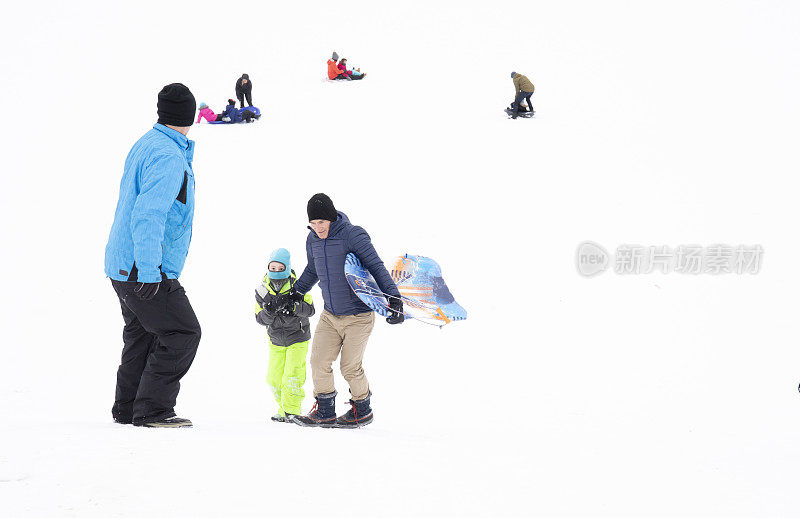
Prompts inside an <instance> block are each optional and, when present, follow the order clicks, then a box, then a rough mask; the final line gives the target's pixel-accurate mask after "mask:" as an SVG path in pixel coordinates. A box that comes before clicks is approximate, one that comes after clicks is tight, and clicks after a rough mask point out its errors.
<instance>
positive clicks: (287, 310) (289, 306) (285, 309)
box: [278, 300, 294, 317]
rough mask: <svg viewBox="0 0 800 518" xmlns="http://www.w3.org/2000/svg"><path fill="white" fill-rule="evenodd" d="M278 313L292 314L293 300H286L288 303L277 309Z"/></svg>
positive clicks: (287, 315)
mask: <svg viewBox="0 0 800 518" xmlns="http://www.w3.org/2000/svg"><path fill="white" fill-rule="evenodd" d="M278 313H279V314H281V315H283V316H286V317H289V316H292V315H294V302H292V301H291V300H290V301H288V304H286V305H285V306H283V307H282V308H281V309H279V310H278Z"/></svg>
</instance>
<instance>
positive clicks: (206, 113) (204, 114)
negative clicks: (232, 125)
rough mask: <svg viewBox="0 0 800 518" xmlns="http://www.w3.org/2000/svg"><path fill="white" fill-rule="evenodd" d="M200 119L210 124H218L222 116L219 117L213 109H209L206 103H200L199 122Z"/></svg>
mask: <svg viewBox="0 0 800 518" xmlns="http://www.w3.org/2000/svg"><path fill="white" fill-rule="evenodd" d="M200 119H205V120H207V121H208V122H216V121H218V120H222V115H217V114H216V113H214V112H213V111H211V108H209V107H208V105H207V104H206V103H200V113H198V114H197V122H198V123H199V122H200Z"/></svg>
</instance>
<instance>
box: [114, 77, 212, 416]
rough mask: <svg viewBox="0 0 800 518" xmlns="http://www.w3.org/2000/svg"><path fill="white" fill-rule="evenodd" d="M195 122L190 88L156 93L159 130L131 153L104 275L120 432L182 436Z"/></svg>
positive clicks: (190, 338) (188, 358)
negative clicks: (118, 332) (116, 338)
mask: <svg viewBox="0 0 800 518" xmlns="http://www.w3.org/2000/svg"><path fill="white" fill-rule="evenodd" d="M194 118H195V99H194V96H193V95H192V92H190V91H189V89H188V88H187V87H186V86H184V85H182V84H180V83H173V84H170V85H167V86H165V87H164V88H163V89H162V90H161V92H159V94H158V123H157V124H156V125H155V126H153V129H151V130H150V131H148V132H147V133H145V135H144V136H143V137H142V138H140V139H139V140H138V141H137V142H136V144H134V145H133V148H131V151H130V153H128V158H127V159H126V160H125V171H124V173H123V175H122V182H121V183H120V192H119V201H118V202H117V210H116V214H115V215H114V223H113V225H112V226H111V233H110V235H109V238H108V244H107V245H106V259H105V272H106V275H107V276H108V277H109V278H110V279H111V284H112V286H113V287H114V291H116V293H117V297H118V298H119V302H120V305H121V306H122V318H123V320H124V321H125V328H124V330H123V332H122V340H123V343H124V346H123V349H122V361H121V363H120V366H119V369H118V370H117V390H116V397H115V401H114V406H113V408H112V409H111V414H112V416H113V418H114V420H115V421H116V422H118V423H124V424H131V423H132V424H134V425H136V426H147V427H162V428H180V427H189V426H192V422H191V421H189V420H188V419H181V418H179V417H177V416H176V415H175V402H176V400H177V397H178V391H179V389H180V379H181V378H182V377H183V376H184V375H185V374H186V372H187V371H188V370H189V367H190V366H191V364H192V361H193V360H194V356H195V353H196V352H197V346H198V344H199V343H200V324H199V322H198V321H197V317H196V316H195V314H194V310H193V309H192V305H191V304H190V303H189V299H188V298H187V297H186V292H185V291H184V289H183V287H182V286H181V285H180V283H179V282H178V277H179V276H180V274H181V271H182V270H183V264H184V261H185V260H186V254H187V252H188V251H189V242H190V241H191V239H192V219H193V216H194V172H193V171H192V155H193V153H194V142H193V141H191V140H188V139H187V138H186V134H187V133H188V132H189V127H190V126H191V125H192V123H193V122H194Z"/></svg>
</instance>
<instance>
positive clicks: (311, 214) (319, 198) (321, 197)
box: [307, 192, 339, 221]
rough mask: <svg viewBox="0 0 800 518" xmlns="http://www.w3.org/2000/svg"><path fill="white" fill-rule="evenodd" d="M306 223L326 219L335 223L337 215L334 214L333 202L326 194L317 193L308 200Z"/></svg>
mask: <svg viewBox="0 0 800 518" xmlns="http://www.w3.org/2000/svg"><path fill="white" fill-rule="evenodd" d="M307 210H308V221H313V220H315V219H327V220H328V221H336V220H337V219H338V218H339V215H338V214H337V213H336V207H334V206H333V202H332V201H331V199H330V198H328V195H327V194H324V193H321V192H318V193H317V194H315V195H314V196H312V197H311V199H310V200H308V207H307Z"/></svg>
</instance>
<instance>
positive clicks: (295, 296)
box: [287, 288, 305, 302]
mask: <svg viewBox="0 0 800 518" xmlns="http://www.w3.org/2000/svg"><path fill="white" fill-rule="evenodd" d="M287 295H288V296H289V299H291V301H292V302H303V299H304V298H305V294H303V293H298V292H297V290H295V289H294V288H292V289H290V290H289V293H287Z"/></svg>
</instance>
